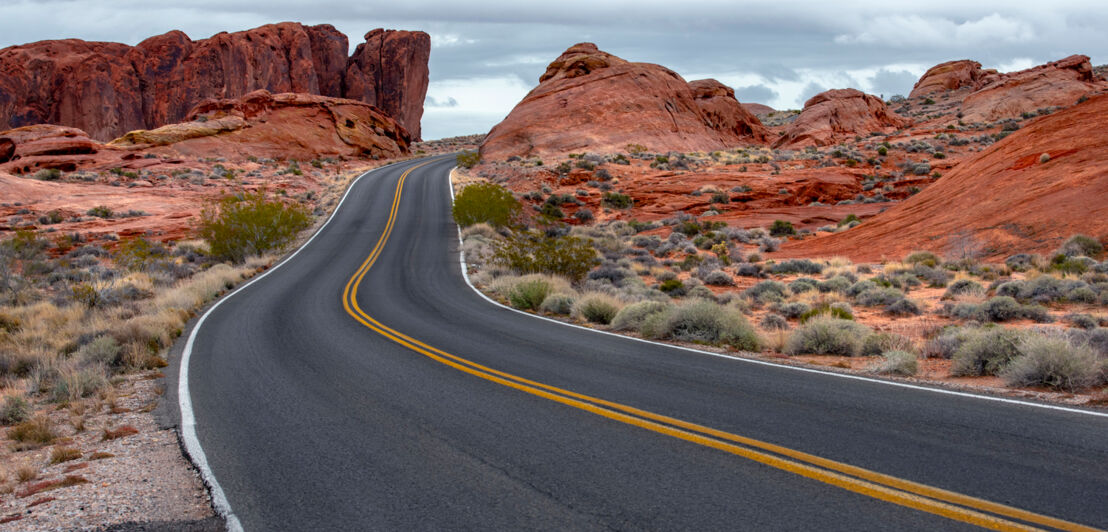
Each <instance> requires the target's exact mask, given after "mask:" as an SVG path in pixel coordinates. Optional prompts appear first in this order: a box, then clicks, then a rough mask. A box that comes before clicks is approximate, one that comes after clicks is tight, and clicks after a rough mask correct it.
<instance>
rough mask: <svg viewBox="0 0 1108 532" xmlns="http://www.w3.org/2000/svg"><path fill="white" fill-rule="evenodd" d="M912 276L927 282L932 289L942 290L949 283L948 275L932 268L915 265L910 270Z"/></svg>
mask: <svg viewBox="0 0 1108 532" xmlns="http://www.w3.org/2000/svg"><path fill="white" fill-rule="evenodd" d="M911 274H912V275H914V276H916V277H918V278H919V279H923V280H924V281H927V284H928V286H931V287H932V288H942V287H944V286H946V283H947V282H949V281H950V274H949V273H947V272H945V271H943V270H941V269H939V268H935V267H932V266H925V265H923V264H917V265H915V266H914V267H913V268H912V272H911Z"/></svg>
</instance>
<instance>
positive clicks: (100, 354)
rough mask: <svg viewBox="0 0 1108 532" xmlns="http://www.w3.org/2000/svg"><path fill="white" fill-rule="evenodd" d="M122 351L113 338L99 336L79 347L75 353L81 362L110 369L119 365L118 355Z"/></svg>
mask: <svg viewBox="0 0 1108 532" xmlns="http://www.w3.org/2000/svg"><path fill="white" fill-rule="evenodd" d="M122 351H123V347H122V346H120V345H119V342H117V341H116V339H115V338H113V337H111V336H108V335H101V336H97V337H96V338H94V339H93V340H92V341H91V342H89V343H87V344H85V345H83V346H81V349H80V350H78V351H77V356H78V358H79V359H80V360H81V361H83V362H89V363H93V364H103V365H105V366H109V367H111V366H119V365H120V363H121V359H120V353H121V352H122Z"/></svg>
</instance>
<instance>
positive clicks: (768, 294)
mask: <svg viewBox="0 0 1108 532" xmlns="http://www.w3.org/2000/svg"><path fill="white" fill-rule="evenodd" d="M743 295H744V296H746V297H748V298H750V299H753V300H754V301H758V302H760V303H769V302H773V301H782V300H784V299H785V283H782V282H779V281H762V282H760V283H758V284H756V285H754V286H752V287H750V288H747V289H746V290H745V291H743Z"/></svg>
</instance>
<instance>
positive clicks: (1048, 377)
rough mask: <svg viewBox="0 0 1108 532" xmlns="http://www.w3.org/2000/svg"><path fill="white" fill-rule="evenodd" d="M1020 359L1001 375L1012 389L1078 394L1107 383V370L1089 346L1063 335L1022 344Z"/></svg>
mask: <svg viewBox="0 0 1108 532" xmlns="http://www.w3.org/2000/svg"><path fill="white" fill-rule="evenodd" d="M1018 347H1019V356H1018V357H1015V358H1014V359H1013V360H1012V361H1011V363H1009V364H1008V365H1007V366H1006V367H1004V368H1003V369H1002V370H1001V371H1000V372H999V375H1000V376H1001V378H1003V379H1004V381H1005V382H1007V383H1008V385H1010V386H1045V387H1047V388H1055V389H1060V390H1067V391H1075V390H1080V389H1083V388H1088V387H1090V386H1093V385H1096V384H1100V383H1102V382H1104V377H1105V374H1104V366H1103V363H1102V361H1100V360H1098V358H1097V355H1096V353H1095V352H1094V351H1093V349H1092V348H1090V347H1089V346H1088V345H1086V344H1076V345H1075V344H1073V343H1070V341H1068V340H1067V339H1066V338H1065V337H1062V336H1060V335H1047V334H1032V335H1027V336H1026V337H1024V338H1023V339H1022V340H1021V341H1020V342H1019V345H1018Z"/></svg>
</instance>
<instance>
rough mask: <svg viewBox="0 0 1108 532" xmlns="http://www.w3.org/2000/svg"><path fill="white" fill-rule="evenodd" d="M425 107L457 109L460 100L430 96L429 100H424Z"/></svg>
mask: <svg viewBox="0 0 1108 532" xmlns="http://www.w3.org/2000/svg"><path fill="white" fill-rule="evenodd" d="M423 105H425V106H427V107H457V106H458V100H455V99H454V98H453V97H449V96H448V97H447V98H445V99H439V98H435V97H434V96H428V97H427V99H426V100H424V102H423Z"/></svg>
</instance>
